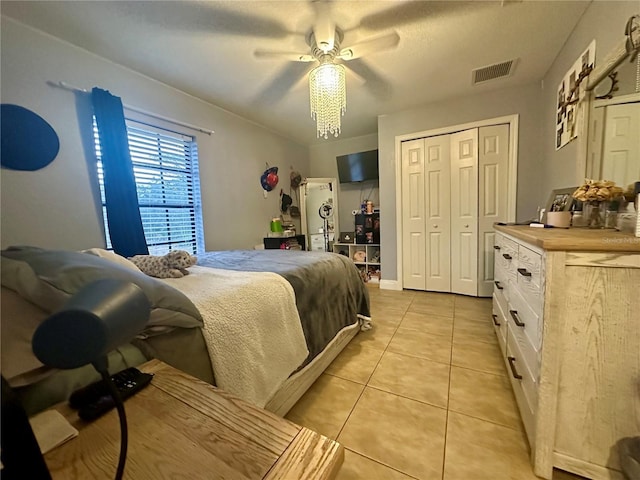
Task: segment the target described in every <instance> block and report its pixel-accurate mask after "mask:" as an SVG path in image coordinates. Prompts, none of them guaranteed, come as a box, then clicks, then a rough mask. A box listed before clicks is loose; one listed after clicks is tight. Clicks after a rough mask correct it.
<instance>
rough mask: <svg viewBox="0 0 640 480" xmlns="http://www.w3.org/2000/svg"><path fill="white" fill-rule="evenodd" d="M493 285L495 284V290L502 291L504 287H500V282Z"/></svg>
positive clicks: (496, 281)
mask: <svg viewBox="0 0 640 480" xmlns="http://www.w3.org/2000/svg"><path fill="white" fill-rule="evenodd" d="M493 283H495V284H496V288H497V289H498V290H503V289H504V287H503V286H502V285H500V282H499V281H498V280H495V281H494V282H493Z"/></svg>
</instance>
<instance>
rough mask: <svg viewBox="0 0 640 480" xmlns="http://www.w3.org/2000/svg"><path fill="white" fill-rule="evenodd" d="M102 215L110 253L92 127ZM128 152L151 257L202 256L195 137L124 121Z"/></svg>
mask: <svg viewBox="0 0 640 480" xmlns="http://www.w3.org/2000/svg"><path fill="white" fill-rule="evenodd" d="M93 132H94V141H95V149H96V157H97V159H98V180H99V183H100V196H101V199H102V216H103V218H104V228H105V233H106V240H107V248H111V240H110V236H109V226H108V225H107V214H106V208H105V196H104V174H103V169H102V156H101V151H100V140H99V136H98V129H97V125H96V123H95V120H94V124H93ZM127 134H128V137H129V150H130V152H131V161H132V162H133V172H134V175H135V179H136V185H137V192H138V204H139V206H140V215H141V217H142V226H143V229H144V234H145V238H146V241H147V246H148V247H149V254H151V255H164V254H166V253H167V252H169V251H170V250H186V251H188V252H189V253H191V254H196V253H199V252H202V251H204V235H203V229H202V208H201V203H200V182H199V178H200V177H199V174H198V148H197V144H196V141H195V138H194V137H191V136H187V135H183V134H181V133H176V132H171V131H168V130H164V129H160V128H156V127H151V126H148V125H146V124H140V123H138V122H134V121H133V120H127Z"/></svg>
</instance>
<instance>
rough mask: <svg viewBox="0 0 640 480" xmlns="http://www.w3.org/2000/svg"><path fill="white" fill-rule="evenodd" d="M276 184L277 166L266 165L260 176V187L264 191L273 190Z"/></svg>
mask: <svg viewBox="0 0 640 480" xmlns="http://www.w3.org/2000/svg"><path fill="white" fill-rule="evenodd" d="M277 184H278V167H269V165H267V169H266V170H265V171H264V172H263V173H262V175H261V176H260V185H262V188H263V190H264V191H265V193H266V192H270V191H271V190H273V189H274V188H275V187H276V185H277Z"/></svg>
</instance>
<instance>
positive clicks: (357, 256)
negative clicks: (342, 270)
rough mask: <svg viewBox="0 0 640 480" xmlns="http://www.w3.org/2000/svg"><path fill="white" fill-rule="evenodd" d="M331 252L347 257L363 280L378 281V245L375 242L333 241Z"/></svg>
mask: <svg viewBox="0 0 640 480" xmlns="http://www.w3.org/2000/svg"><path fill="white" fill-rule="evenodd" d="M333 253H338V254H341V255H344V256H347V257H349V258H350V259H351V260H353V263H355V264H356V265H357V266H358V268H359V269H360V272H361V275H362V278H363V280H364V281H365V282H371V283H379V282H380V245H379V244H377V243H366V244H360V243H334V244H333Z"/></svg>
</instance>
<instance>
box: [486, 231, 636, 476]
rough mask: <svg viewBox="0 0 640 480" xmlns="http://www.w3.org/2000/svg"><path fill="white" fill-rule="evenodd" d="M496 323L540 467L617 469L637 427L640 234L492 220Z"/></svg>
mask: <svg viewBox="0 0 640 480" xmlns="http://www.w3.org/2000/svg"><path fill="white" fill-rule="evenodd" d="M494 249H495V264H494V279H495V286H494V295H493V318H492V320H493V324H494V328H495V331H496V335H497V337H498V342H499V344H500V348H501V349H502V353H503V356H504V361H505V365H506V368H507V370H508V372H509V375H510V379H511V385H512V387H513V391H514V395H515V398H516V401H517V403H518V407H519V409H520V414H521V417H522V421H523V424H524V426H525V430H526V433H527V437H528V439H529V444H530V445H531V455H532V462H533V465H534V471H535V473H536V474H537V475H539V476H541V477H543V478H546V479H550V478H551V475H552V469H553V467H557V468H560V469H563V470H567V471H570V472H574V473H577V474H579V475H583V476H585V477H588V478H593V479H610V478H613V479H615V478H620V479H621V478H623V477H622V475H621V473H620V464H619V459H618V455H617V450H616V449H615V445H616V442H617V441H618V440H619V439H621V438H624V437H630V436H637V435H640V238H636V237H634V236H632V235H630V234H623V233H620V232H616V231H614V230H590V229H578V228H575V229H538V228H531V227H529V226H499V225H496V235H495V245H494Z"/></svg>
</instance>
